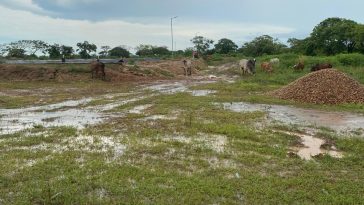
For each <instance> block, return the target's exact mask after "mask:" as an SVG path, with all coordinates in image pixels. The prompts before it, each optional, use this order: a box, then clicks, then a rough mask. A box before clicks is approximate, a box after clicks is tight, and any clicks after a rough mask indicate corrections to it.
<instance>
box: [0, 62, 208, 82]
mask: <svg viewBox="0 0 364 205" xmlns="http://www.w3.org/2000/svg"><path fill="white" fill-rule="evenodd" d="M203 66H205V65H204V62H200V61H196V62H195V64H194V69H193V75H198V73H199V69H202V68H203ZM105 72H106V81H110V82H125V81H149V80H156V79H172V78H173V79H174V78H179V77H183V76H184V75H183V74H184V71H183V63H182V60H174V61H171V60H161V61H139V62H137V63H136V64H135V65H124V66H121V65H118V64H106V68H105ZM0 73H1V75H0V80H6V81H59V82H67V81H88V80H91V73H90V67H89V64H44V65H8V64H0ZM99 78H101V76H99Z"/></svg>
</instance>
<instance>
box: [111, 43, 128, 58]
mask: <svg viewBox="0 0 364 205" xmlns="http://www.w3.org/2000/svg"><path fill="white" fill-rule="evenodd" d="M109 55H110V56H112V57H123V58H129V57H130V52H129V51H128V50H126V49H125V48H123V47H121V46H118V47H115V48H113V49H111V50H110V51H109Z"/></svg>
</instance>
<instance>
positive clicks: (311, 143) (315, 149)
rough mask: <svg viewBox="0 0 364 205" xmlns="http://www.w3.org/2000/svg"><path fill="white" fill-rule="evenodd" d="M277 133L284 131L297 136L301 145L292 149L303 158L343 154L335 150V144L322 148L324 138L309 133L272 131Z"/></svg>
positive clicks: (309, 158)
mask: <svg viewBox="0 0 364 205" xmlns="http://www.w3.org/2000/svg"><path fill="white" fill-rule="evenodd" d="M274 132H278V133H284V134H287V135H291V136H297V137H299V138H300V139H301V143H302V145H303V146H300V147H293V150H294V151H295V152H296V153H297V155H298V156H299V157H300V158H301V159H304V160H311V159H312V157H315V156H318V155H321V154H327V155H329V156H331V157H334V158H342V157H343V154H342V153H341V152H339V151H337V149H336V147H335V146H331V147H330V148H329V149H322V146H323V145H324V144H325V140H323V139H320V138H317V137H314V136H312V135H309V134H302V133H295V132H288V131H274Z"/></svg>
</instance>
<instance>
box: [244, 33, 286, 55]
mask: <svg viewBox="0 0 364 205" xmlns="http://www.w3.org/2000/svg"><path fill="white" fill-rule="evenodd" d="M286 48H287V46H286V45H284V44H282V43H280V42H279V41H278V39H274V38H273V37H271V36H269V35H263V36H259V37H257V38H255V39H254V40H253V41H251V42H248V43H245V44H244V45H243V46H242V48H241V49H240V51H241V52H243V53H244V55H247V56H262V55H273V54H279V53H282V52H283V51H285V49H286Z"/></svg>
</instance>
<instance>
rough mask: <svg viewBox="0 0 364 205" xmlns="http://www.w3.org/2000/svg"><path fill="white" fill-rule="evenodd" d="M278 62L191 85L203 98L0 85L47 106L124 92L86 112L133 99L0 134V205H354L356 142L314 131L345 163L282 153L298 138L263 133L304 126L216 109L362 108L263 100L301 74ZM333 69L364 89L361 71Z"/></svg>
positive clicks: (358, 169)
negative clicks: (65, 121) (237, 105)
mask: <svg viewBox="0 0 364 205" xmlns="http://www.w3.org/2000/svg"><path fill="white" fill-rule="evenodd" d="M233 58H234V57H231V58H229V59H228V60H226V58H221V59H220V60H216V61H214V62H212V61H211V62H210V65H216V66H217V65H220V64H222V63H226V62H228V61H232V60H233ZM236 58H238V57H236ZM292 58H293V57H292ZM258 60H259V61H262V60H264V59H258ZM285 64H289V62H282V63H281V66H282V68H281V67H280V68H276V70H275V72H274V73H273V74H265V73H262V72H259V71H258V73H257V75H256V76H254V77H253V76H245V77H242V78H240V79H239V80H237V81H236V82H235V83H227V82H217V83H212V84H206V85H199V86H194V87H193V88H192V89H196V90H201V89H208V90H215V91H216V93H215V94H212V95H208V96H192V95H191V94H189V93H186V92H182V93H174V94H160V93H156V92H153V91H149V90H144V89H141V88H140V87H137V85H136V84H110V83H107V82H96V85H97V86H95V84H94V83H95V82H77V83H70V84H62V83H53V82H19V83H11V82H2V83H0V88H1V90H0V91H2V92H9V93H12V92H17V91H18V90H19V89H27V90H30V91H29V92H34V91H36V90H37V89H43V88H49V90H50V91H49V92H48V93H49V100H44V103H45V104H47V103H53V102H60V101H62V100H65V99H72V98H74V96H76V98H82V97H95V96H101V95H103V94H107V93H108V94H118V93H129V95H125V96H124V95H122V96H119V95H115V97H112V98H106V97H105V98H99V99H97V100H94V101H92V102H90V103H89V104H88V105H85V106H91V105H92V106H97V105H102V104H105V103H107V102H109V103H110V102H118V101H122V100H128V99H132V98H135V97H141V98H140V99H139V100H135V101H131V102H130V103H127V104H124V105H120V106H117V107H114V108H113V109H112V110H105V111H104V112H106V113H121V114H120V115H118V116H115V117H112V118H109V119H108V120H106V121H105V122H103V123H100V124H97V125H95V126H88V127H86V128H84V129H81V130H78V129H75V128H73V127H52V128H45V127H43V126H41V125H39V126H34V128H31V129H28V130H25V131H22V132H16V133H13V134H6V135H0V162H1V163H0V204H364V196H363V193H364V183H363V182H364V154H363V153H364V140H363V138H360V137H355V136H351V137H349V136H347V135H339V134H337V133H335V132H333V131H332V130H330V129H326V128H319V129H317V130H316V134H315V136H316V137H318V138H321V139H324V140H326V141H330V142H331V143H332V144H335V145H336V147H337V149H338V150H339V151H340V152H342V153H344V157H343V158H341V159H337V158H333V157H330V156H328V155H320V156H317V157H315V158H314V159H313V160H309V161H306V160H303V159H300V158H299V157H297V156H291V155H287V153H288V152H289V151H290V150H291V147H294V146H296V145H297V144H299V141H300V140H299V138H298V137H295V136H291V135H288V134H284V133H281V132H272V130H281V131H294V132H303V131H304V130H305V127H300V126H297V125H282V124H280V123H268V122H267V121H266V113H265V112H260V111H257V112H245V113H236V112H232V111H228V110H225V109H223V108H222V107H220V106H216V105H215V104H214V103H218V102H241V101H247V102H254V103H267V104H292V105H295V106H299V107H311V108H316V109H326V110H335V111H338V110H341V111H342V110H346V111H351V112H361V113H363V112H364V110H363V109H364V108H363V105H340V106H318V105H309V104H298V103H293V102H288V101H282V100H278V99H273V98H271V97H267V96H266V95H265V93H266V92H268V91H271V90H274V89H277V88H279V87H281V86H283V85H286V84H287V83H289V82H291V81H293V80H295V79H297V78H298V77H301V76H303V75H305V73H307V72H308V70H307V68H306V70H305V71H304V72H294V71H292V70H289V69H288V68H286V67H285ZM339 69H340V70H343V71H345V72H346V73H348V74H349V75H351V76H353V77H354V78H356V79H357V80H359V81H360V82H361V83H364V76H363V73H362V72H363V69H362V67H360V66H342V67H341V66H340V67H339ZM235 72H236V71H235V70H233V69H231V70H228V71H226V73H227V74H229V73H231V74H234V73H235ZM360 74H361V75H360ZM69 89H73V90H72V92H71V93H69V92H66V91H67V90H69ZM40 99H42V97H40V96H37V95H32V96H17V97H11V98H9V99H6V98H1V100H0V103H2V104H0V105H1V107H7V108H10V107H19V106H24V105H27V106H29V105H32V104H33V105H34V104H37V103H36V102H38V101H39V100H40ZM143 105H148V106H147V107H146V109H145V110H143V111H142V112H130V110H132V109H133V108H135V107H138V106H143ZM157 116H162V117H159V118H158V117H157ZM148 117H149V118H148ZM153 117H154V118H153ZM0 120H1V116H0Z"/></svg>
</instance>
